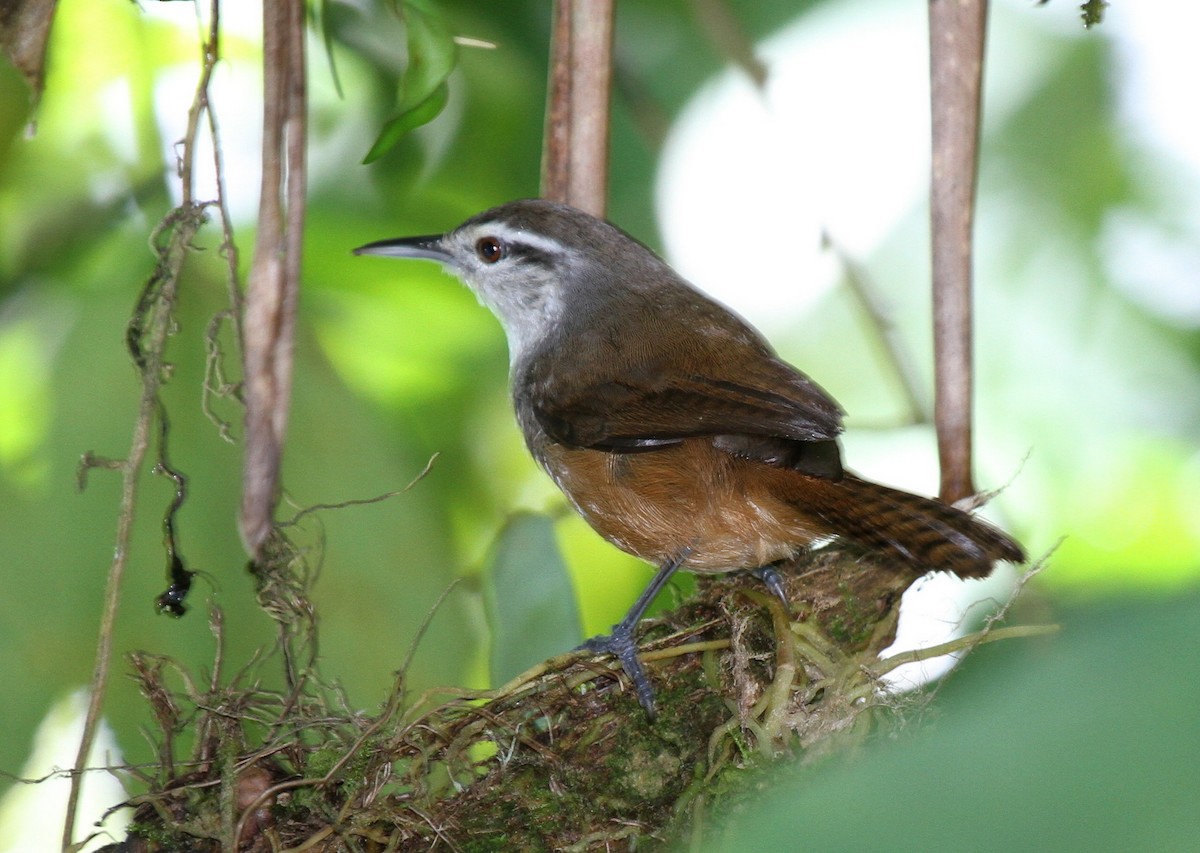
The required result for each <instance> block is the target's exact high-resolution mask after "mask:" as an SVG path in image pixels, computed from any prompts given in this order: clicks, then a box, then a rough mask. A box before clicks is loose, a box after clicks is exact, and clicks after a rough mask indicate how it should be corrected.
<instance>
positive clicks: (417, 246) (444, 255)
mask: <svg viewBox="0 0 1200 853" xmlns="http://www.w3.org/2000/svg"><path fill="white" fill-rule="evenodd" d="M354 254H356V255H382V256H383V257H387V258H423V259H425V260H429V261H439V262H441V263H443V264H448V263H450V261H451V260H452V258H451V255H450V253H449V252H447V251H446V249H445V248H444V247H443V246H442V235H441V234H433V235H430V236H428V237H396V238H394V239H391V240H377V241H376V242H374V243H367V245H365V246H359V247H358V248H357V249H355V250H354Z"/></svg>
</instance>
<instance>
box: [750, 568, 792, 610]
mask: <svg viewBox="0 0 1200 853" xmlns="http://www.w3.org/2000/svg"><path fill="white" fill-rule="evenodd" d="M750 574H752V575H754V576H755V577H756V578H758V579H759V580H760V581H762V582H763V583H765V584H766V585H767V589H769V590H771V593H772V594H773V595H774V596H775V597H776V598H778V599H779V600H780V601H782V602H783V609H784V611H785V612H791V609H792V603H791V602H790V601H788V597H787V590H785V589H784V588H783V578H782V577H781V576H780V574H779V571H778V570H777V569H776V568H775V567H774V566H759V567H758V568H757V569H752V570H751V571H750Z"/></svg>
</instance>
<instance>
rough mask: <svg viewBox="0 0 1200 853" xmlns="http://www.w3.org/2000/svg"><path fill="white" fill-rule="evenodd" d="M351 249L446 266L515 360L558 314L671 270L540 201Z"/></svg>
mask: <svg viewBox="0 0 1200 853" xmlns="http://www.w3.org/2000/svg"><path fill="white" fill-rule="evenodd" d="M354 253H355V254H365V255H384V256H388V257H394V258H425V259H428V260H433V261H438V262H440V263H442V264H443V265H445V267H446V268H447V269H448V271H450V272H452V273H454V274H455V275H456V276H458V277H459V278H460V279H462V280H463V282H465V283H466V285H467V286H468V287H470V288H471V290H473V291H474V292H475V294H476V296H478V297H479V301H480V302H482V303H483V304H484V305H486V306H487V307H488V308H490V309H491V310H492V312H493V313H494V314H495V315H496V316H497V317H498V318H499V319H500V323H501V325H503V326H504V331H505V334H506V335H507V336H508V345H509V354H510V357H511V359H512V361H513V362H514V363H515V362H516V361H517V360H518V359H520V357H521V356H522V355H524V354H525V353H526V352H528V351H530V350H531V349H533V348H536V347H537V345H538V343H539V342H541V341H543V340H545V339H546V337H547V336H548V335H549V334H550V333H551V332H552V331H554V330H555V329H558V328H559V327H560V324H561V323H562V321H563V319H564V317H567V316H571V315H578V314H580V313H586V314H591V313H593V312H595V311H598V310H603V301H604V300H605V299H606V298H613V297H614V296H617V294H615V293H612V292H611V291H612V289H613V287H614V286H617V287H621V288H623V289H625V290H630V289H636V288H637V286H638V282H640V281H654V280H655V279H656V277H655V276H654V275H653V274H651V273H652V272H654V271H657V272H658V273H659V276H658V277H657V278H658V280H661V276H662V275H664V274H665V275H668V276H673V275H674V274H673V273H671V271H670V268H669V267H667V266H666V264H665V263H663V262H662V261H661V260H660V259H659V258H658V257H657V256H656V255H655V254H654V253H653V252H651V251H650V250H649V249H647V248H646V247H645V246H643V245H642V244H641V243H639V242H637V241H636V240H634V239H633V238H632V237H630V236H629V235H627V234H625V233H624V232H623V231H621V230H620V229H618V228H616V227H614V226H613V225H610V224H609V223H607V222H605V221H604V220H601V219H597V218H596V217H594V216H590V215H589V214H587V213H584V212H583V211H581V210H576V209H575V208H573V207H569V206H567V205H565V204H557V203H555V202H549V201H544V200H540V199H524V200H521V201H513V202H509V203H508V204H503V205H500V206H499V207H494V208H492V209H491V210H486V211H484V212H483V213H480V214H478V215H476V216H473V217H471V218H470V219H468V220H467V221H466V222H464V223H463V224H462V225H460V226H458V227H457V228H455V229H454V230H453V231H450V232H449V233H447V234H441V235H436V236H429V237H403V238H399V239H395V240H381V241H379V242H376V243H369V244H367V245H366V246H360V247H359V248H357V249H355V250H354ZM620 268H626V269H624V270H623V271H622V270H621V269H620ZM651 268H653V269H651ZM664 271H665V272H664Z"/></svg>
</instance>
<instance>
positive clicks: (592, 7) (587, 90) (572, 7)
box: [542, 0, 615, 216]
mask: <svg viewBox="0 0 1200 853" xmlns="http://www.w3.org/2000/svg"><path fill="white" fill-rule="evenodd" d="M614 16H615V7H614V3H613V0H555V4H554V25H553V31H552V35H551V45H550V54H551V55H550V86H549V88H550V91H549V95H548V98H547V107H546V131H545V143H544V146H543V158H542V195H543V196H544V197H545V198H548V199H551V200H553V201H562V202H566V203H567V204H571V205H574V206H575V207H578V208H580V209H581V210H585V211H587V212H588V213H591V214H593V215H594V216H603V215H604V211H605V207H606V203H605V202H606V199H607V196H608V127H609V114H610V108H609V102H610V100H611V92H612V38H613V20H614Z"/></svg>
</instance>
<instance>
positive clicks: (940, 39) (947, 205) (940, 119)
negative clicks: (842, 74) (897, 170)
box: [929, 0, 987, 503]
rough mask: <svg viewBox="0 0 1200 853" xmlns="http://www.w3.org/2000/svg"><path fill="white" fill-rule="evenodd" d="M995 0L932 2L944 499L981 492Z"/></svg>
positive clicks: (933, 212)
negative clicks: (982, 264) (976, 332)
mask: <svg viewBox="0 0 1200 853" xmlns="http://www.w3.org/2000/svg"><path fill="white" fill-rule="evenodd" d="M986 24H987V0H930V2H929V70H930V82H931V92H930V96H931V98H932V115H933V172H932V184H931V187H930V225H931V235H930V238H931V241H932V262H933V346H934V383H935V387H936V395H935V400H934V422H935V423H936V425H937V438H938V459H939V462H940V463H941V490H940V494H941V498H942V500H944V501H946V502H948V503H953V502H954V501H956V500H959V499H960V498H964V497H967V496H968V495H971V494H974V492H975V486H974V483H973V481H972V473H971V398H972V385H973V374H972V364H971V237H972V225H973V222H974V212H975V181H976V174H977V172H978V151H979V115H980V101H981V93H982V79H983V49H984V35H985V32H986Z"/></svg>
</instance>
